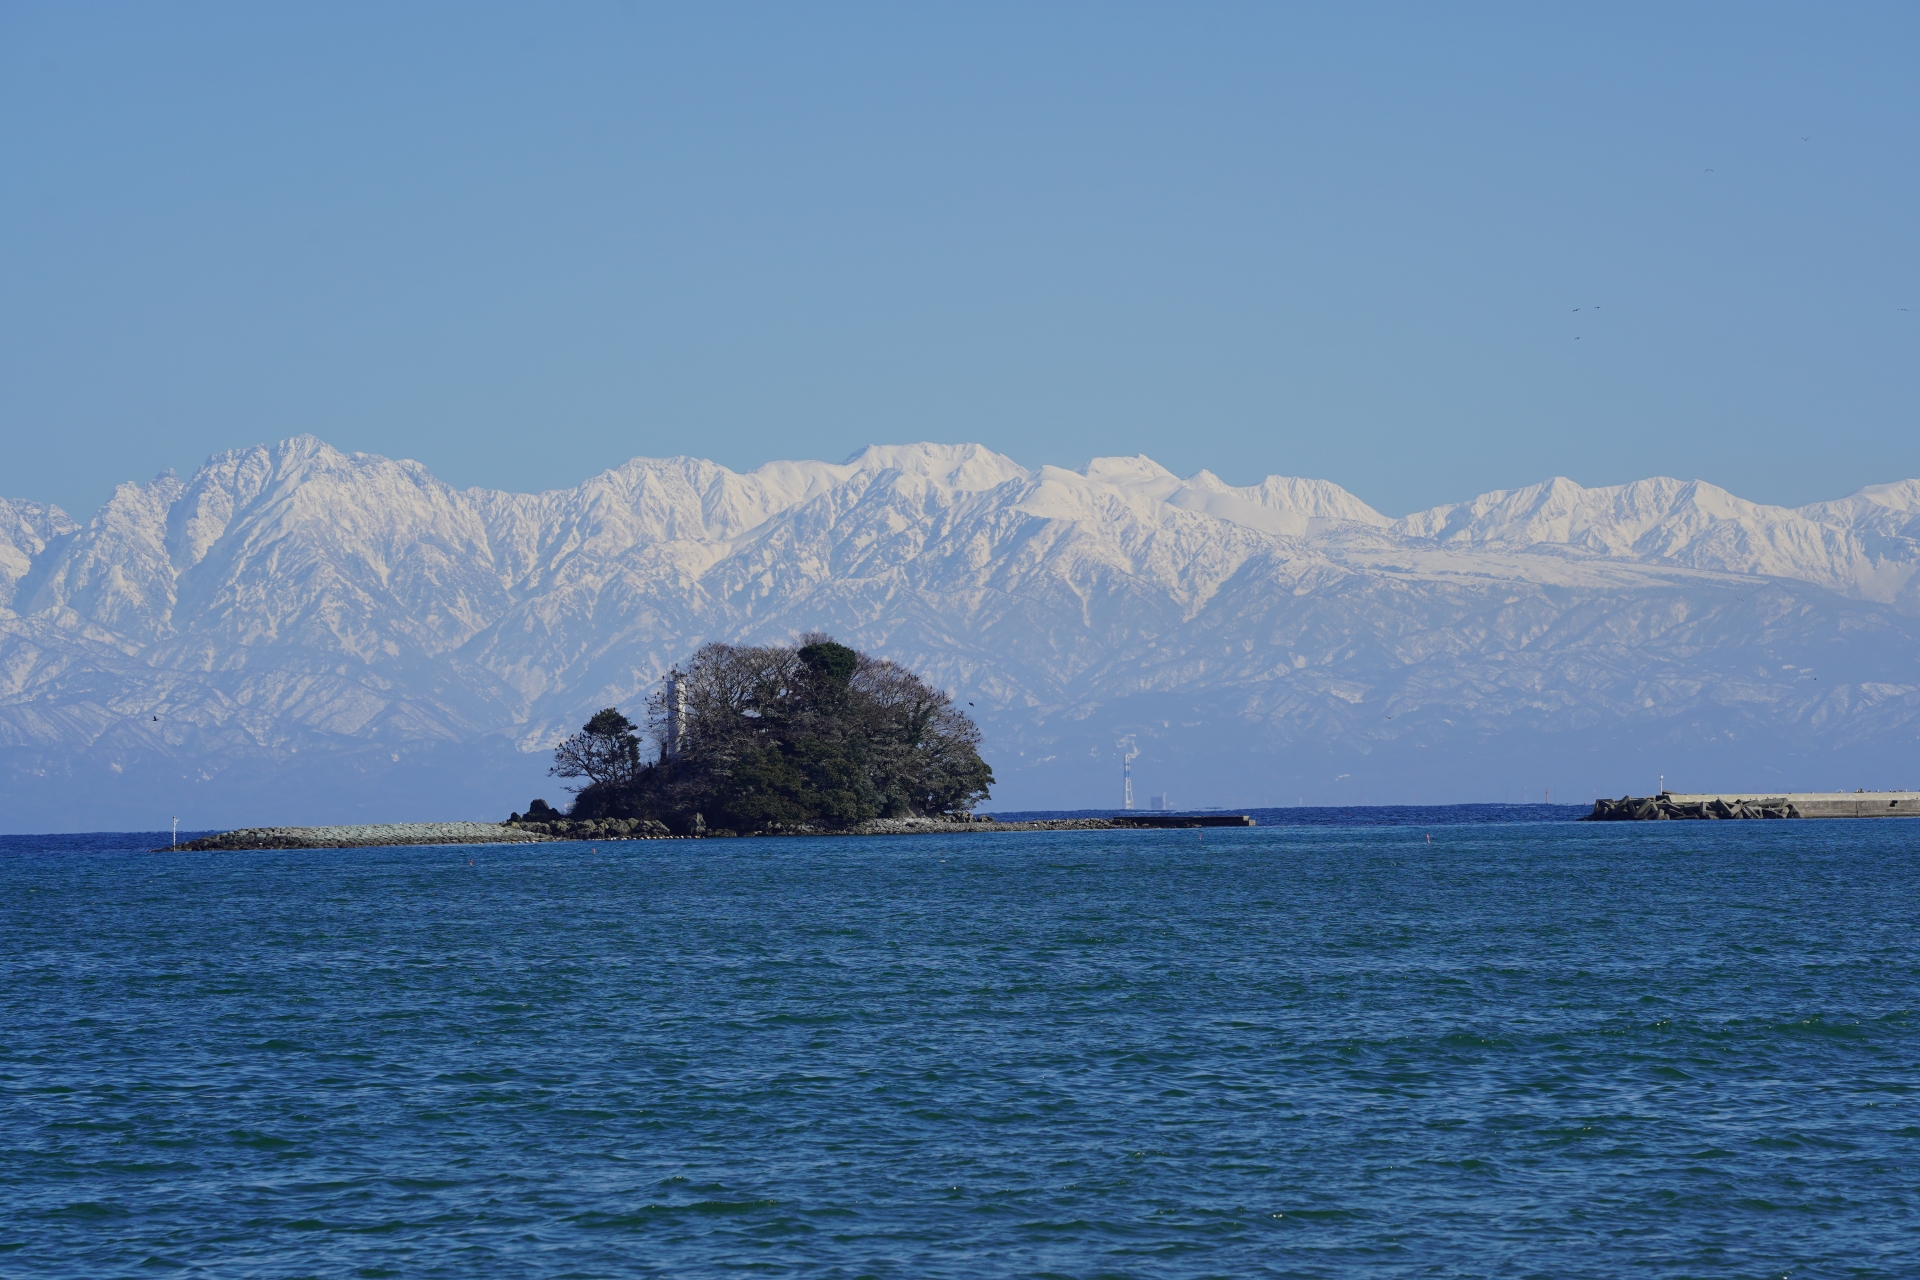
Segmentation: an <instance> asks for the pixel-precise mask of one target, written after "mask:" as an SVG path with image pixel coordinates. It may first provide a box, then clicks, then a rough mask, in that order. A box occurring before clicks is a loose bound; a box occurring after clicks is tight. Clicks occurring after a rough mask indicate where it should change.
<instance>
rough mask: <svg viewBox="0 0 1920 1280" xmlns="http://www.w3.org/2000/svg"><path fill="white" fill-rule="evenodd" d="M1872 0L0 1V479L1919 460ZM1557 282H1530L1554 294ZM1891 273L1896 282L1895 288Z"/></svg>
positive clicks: (1918, 19) (1755, 466)
mask: <svg viewBox="0 0 1920 1280" xmlns="http://www.w3.org/2000/svg"><path fill="white" fill-rule="evenodd" d="M1916 36H1920V9H1917V8H1915V7H1913V6H1910V5H1908V6H1880V7H1876V6H1871V5H1849V6H1815V5H1802V6H1796V7H1777V6H1765V5H1752V4H1741V5H1704V4H1703V5H1686V6H1673V5H1659V6H1646V7H1634V6H1629V5H1608V6H1581V7H1576V6H1571V5H1553V6H1542V5H1514V6H1488V7H1475V6H1467V7H1454V6H1447V7H1442V6H1431V5H1406V6H1337V7H1336V6H1310V7H1309V6H1300V7H1295V8H1288V7H1283V6H1277V5H1268V4H1261V5H1246V6H1237V5H1231V4H1216V5H1205V6H1191V5H1182V6H1175V5H1163V6H1153V7H1135V6H1126V5H1115V4H1100V5H1067V4H1056V5H1044V6H1035V5H1004V6H995V5H964V6H962V5H952V6H946V7H944V8H940V7H934V6H900V5H878V4H876V5H828V4H822V5H811V6H795V5H771V4H768V5H711V6H673V7H667V6H660V7H655V6H650V5H645V4H596V3H580V4H573V5H567V6H552V5H547V6H534V5H527V6H520V7H488V6H485V5H476V4H461V5H458V6H454V5H447V6H438V5H426V4H415V5H393V4H380V5H353V4H329V5H324V6H322V5H312V6H263V5H231V6H228V5H195V4H171V5H125V6H116V5H85V4H22V3H8V4H5V5H4V6H0V437H4V440H3V441H0V444H3V446H4V447H3V448H0V494H4V495H6V496H11V497H32V498H39V499H43V500H51V501H56V502H59V503H60V504H62V505H63V506H66V507H68V508H69V509H71V510H73V511H75V512H76V513H77V514H82V515H85V514H86V513H88V512H90V511H91V510H92V509H93V507H94V506H95V505H97V503H98V502H99V501H101V500H102V499H103V498H104V497H105V495H106V494H107V492H108V491H109V490H110V488H111V486H112V484H113V483H115V482H117V481H120V480H125V479H136V478H139V479H144V478H146V477H147V476H149V475H151V474H153V473H154V472H155V471H157V470H159V469H161V468H163V467H167V466H173V467H176V468H179V469H181V470H182V471H183V472H184V471H186V470H188V469H190V468H191V467H192V466H194V465H196V464H197V463H198V462H199V461H200V460H201V459H202V458H204V457H205V456H206V455H207V454H209V453H212V452H214V451H217V450H221V449H227V448H233V447H237V446H241V445H245V444H250V443H254V442H257V441H262V440H272V439H277V438H280V437H283V436H286V435H290V434H293V433H295V432H302V431H310V432H313V433H315V434H317V435H319V436H321V437H323V438H325V439H327V440H329V441H332V442H333V443H335V444H337V445H339V446H341V447H343V448H348V449H364V450H370V451H373V452H378V453H384V454H388V455H392V456H403V457H413V458H418V459H419V460H421V461H422V462H424V463H426V464H427V465H428V466H429V467H430V468H432V470H433V471H435V472H436V473H437V474H439V475H440V476H442V477H444V478H445V479H447V480H449V481H451V482H453V483H456V484H461V485H468V484H473V485H490V486H497V487H506V488H520V489H530V488H542V487H551V486H558V485H565V484H571V483H574V482H576V481H578V480H579V479H581V478H583V477H584V476H586V475H588V474H590V473H592V472H593V471H595V470H598V469H600V468H602V467H606V466H611V465H614V464H616V463H618V462H620V461H622V460H624V459H625V458H627V457H630V456H632V455H634V454H638V453H647V454H675V453H691V454H697V455H700V456H705V457H712V458H715V459H718V460H719V461H722V462H724V463H727V464H728V465H731V466H737V467H747V466H752V465H755V464H757V463H759V462H762V461H765V460H767V459H770V458H776V457H824V458H831V459H838V458H840V457H842V456H844V455H846V454H847V453H848V452H850V451H851V450H853V449H856V448H858V447H859V446H860V445H862V444H865V443H868V442H872V441H904V440H918V439H935V440H979V441H982V442H984V443H986V444H988V445H990V446H992V447H994V448H996V449H1000V450H1002V451H1004V452H1006V453H1009V454H1011V455H1012V456H1014V457H1015V458H1017V459H1019V460H1020V461H1022V462H1025V463H1028V464H1038V463H1041V462H1054V463H1060V464H1064V465H1070V466H1077V465H1079V464H1081V463H1082V462H1084V461H1085V460H1086V459H1087V458H1089V457H1091V456H1094V455H1096V454H1104V453H1134V452H1145V453H1148V454H1150V455H1152V456H1153V457H1155V458H1157V459H1159V460H1160V461H1161V462H1163V463H1165V464H1166V465H1168V466H1170V467H1172V468H1173V469H1174V470H1176V471H1180V472H1182V473H1186V472H1190V471H1193V470H1196V469H1198V468H1201V467H1207V468H1210V469H1212V470H1214V471H1215V472H1217V473H1219V474H1220V475H1222V476H1223V477H1224V478H1226V479H1228V480H1232V481H1236V482H1240V483H1246V482H1251V481H1253V480H1255V479H1257V478H1258V477H1260V476H1262V475H1266V474H1269V473H1282V474H1290V475H1305V476H1316V477H1325V478H1328V479H1331V480H1334V481H1337V482H1338V483H1340V484H1342V485H1345V486H1346V487H1348V488H1349V489H1351V490H1353V491H1354V492H1355V493H1357V494H1359V495H1360V496H1361V497H1362V498H1364V499H1366V500H1367V501H1369V502H1371V503H1373V504H1374V505H1375V506H1377V507H1379V508H1380V509H1381V510H1383V511H1386V512H1388V513H1389V514H1395V515H1398V514H1402V513H1404V512H1406V511H1409V510H1413V509H1417V508H1420V507H1425V506H1429V505H1432V504H1434V503H1438V502H1442V501H1449V500H1457V499H1461V498H1465V497H1468V496H1470V495H1472V494H1474V493H1477V492H1480V491H1483V490H1487V489H1492V488H1499V487H1510V486H1515V485H1521V484H1528V483H1532V482H1534V481H1536V480H1540V479H1544V478H1546V477H1548V476H1550V475H1555V474H1564V475H1568V476H1571V477H1572V478H1574V479H1575V480H1578V481H1580V482H1581V483H1583V484H1590V485H1597V484H1610V483H1617V482H1620V481H1624V480H1628V479H1634V478H1638V477H1641V476H1645V475H1653V474H1668V475H1677V476H1681V477H1683V478H1693V477H1699V478H1703V479H1707V480H1711V481H1714V482H1715V483H1718V484H1722V485H1725V486H1727V487H1729V488H1731V489H1733V490H1734V491H1735V492H1737V493H1739V494H1741V495H1742V496H1745V497H1750V498H1754V499H1757V500H1761V501H1770V502H1783V503H1800V502H1807V501H1812V500H1816V499H1819V498H1825V497H1836V496H1839V495H1841V494H1844V493H1847V492H1850V491H1852V490H1853V489H1856V488H1858V487H1859V486H1861V485H1863V484H1869V483H1874V482H1878V481H1885V480H1890V479H1897V478H1904V477H1910V476H1920V430H1916V426H1920V422H1917V421H1916V409H1920V380H1917V379H1916V373H1920V360H1917V357H1920V270H1917V269H1916V268H1917V267H1920V199H1917V197H1920V166H1917V164H1916V162H1917V161H1920V148H1917V147H1916V142H1917V141H1920V112H1916V107H1920V77H1916V76H1915V75H1914V74H1913V66H1914V64H1915V55H1916V52H1920V49H1917V48H1916ZM1576 308H1578V310H1576ZM1902 308H1911V310H1902Z"/></svg>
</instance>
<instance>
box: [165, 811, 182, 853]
mask: <svg viewBox="0 0 1920 1280" xmlns="http://www.w3.org/2000/svg"><path fill="white" fill-rule="evenodd" d="M168 847H169V848H172V849H178V848H179V847H180V819H178V818H175V819H174V820H173V843H172V844H171V845H169V846H168Z"/></svg>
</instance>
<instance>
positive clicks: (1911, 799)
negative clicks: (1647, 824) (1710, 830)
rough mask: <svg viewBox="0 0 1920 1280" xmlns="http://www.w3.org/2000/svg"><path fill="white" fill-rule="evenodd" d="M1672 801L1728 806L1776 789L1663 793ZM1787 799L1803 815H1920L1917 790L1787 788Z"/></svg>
mask: <svg viewBox="0 0 1920 1280" xmlns="http://www.w3.org/2000/svg"><path fill="white" fill-rule="evenodd" d="M1662 794H1664V795H1665V796H1666V797H1667V799H1669V800H1671V801H1673V802H1674V803H1675V804H1688V805H1691V804H1705V803H1707V802H1709V801H1713V800H1718V801H1720V802H1721V803H1723V804H1725V805H1727V806H1729V807H1731V806H1732V805H1734V804H1736V803H1738V802H1740V801H1742V800H1745V801H1748V802H1749V803H1751V802H1753V801H1771V800H1773V799H1774V798H1775V797H1777V796H1779V795H1780V793H1779V792H1778V791H1775V792H1773V793H1772V794H1770V795H1769V794H1765V793H1762V792H1759V791H1718V792H1703V793H1698V794H1695V793H1692V792H1680V791H1668V792H1663V793H1662ZM1785 799H1786V802H1787V803H1788V804H1790V805H1792V806H1793V807H1794V808H1796V809H1798V810H1799V811H1800V816H1801V817H1803V818H1920V791H1789V792H1788V793H1787V794H1786V796H1785Z"/></svg>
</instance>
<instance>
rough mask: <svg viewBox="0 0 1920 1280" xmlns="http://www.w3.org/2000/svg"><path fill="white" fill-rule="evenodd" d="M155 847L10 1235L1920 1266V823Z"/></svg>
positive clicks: (491, 1272)
mask: <svg viewBox="0 0 1920 1280" xmlns="http://www.w3.org/2000/svg"><path fill="white" fill-rule="evenodd" d="M1428 834H1431V835H1432V837H1433V839H1432V843H1431V844H1429V843H1428V841H1427V836H1428ZM126 843H127V841H126V840H125V839H119V840H114V839H102V838H84V837H54V838H37V839H36V838H25V837H10V838H7V839H6V840H5V841H4V842H0V890H3V892H4V896H3V898H0V1207H4V1213H0V1274H4V1275H6V1276H14V1277H38V1276H76V1277H77V1276H85V1277H98V1276H125V1275H134V1274H149V1273H151V1274H168V1273H173V1274H185V1275H195V1276H223V1277H224V1276H232V1277H240V1276H305V1275H314V1276H407V1277H415V1276H462V1277H465V1276H503V1277H504V1276H513V1277H521V1276H526V1277H561V1276H569V1277H586V1276H621V1275H661V1276H668V1275H671V1276H706V1275H726V1274H747V1273H751V1274H757V1275H772V1276H836V1277H838V1276H845V1277H855V1276H899V1277H927V1276H935V1277H948V1276H950V1277H975V1276H997V1275H1008V1276H1141V1277H1163V1276H1164V1277H1188V1276H1236V1277H1237V1276H1265V1275H1276V1276H1277V1275H1285V1276H1369V1277H1372V1276H1409V1277H1411V1276H1421V1277H1429V1276H1486V1275H1512V1276H1554V1277H1578V1276H1592V1277H1618V1276H1623V1275H1648V1276H1720V1275H1729V1276H1785V1275H1792V1276H1795V1277H1810V1276H1849V1277H1865V1276H1889V1277H1891V1276H1913V1275H1916V1274H1920V1214H1917V1213H1916V1209H1917V1208H1920V1192H1916V1187H1920V1101H1917V1100H1916V1096H1915V1090H1916V1086H1917V1085H1920V1017H1917V1016H1916V1010H1915V1006H1916V1001H1920V985H1917V984H1920V940H1916V936H1915V929H1914V914H1915V910H1916V905H1917V904H1920V822H1898V821H1888V822H1883V823H1873V822H1812V821H1801V822H1721V823H1658V824H1654V823H1648V824H1592V825H1581V824H1572V823H1551V824H1548V823H1541V824H1532V825H1526V824H1505V825H1502V824H1485V825H1453V826H1436V827H1435V828H1434V829H1433V830H1432V832H1431V833H1429V832H1428V831H1426V830H1422V829H1420V828H1418V827H1408V826H1376V827H1361V826H1349V827H1327V826H1322V827H1266V826H1263V827H1259V828H1254V829H1251V830H1225V831H1221V830H1215V831H1208V832H1205V833H1204V839H1203V838H1202V837H1201V835H1200V834H1199V833H1195V832H1191V831H1165V832H1151V831H1148V832H1086V833H1065V834H1047V835H1031V834H1015V835H987V834H979V835H956V836H951V837H909V838H900V839H864V840H825V839H820V840H737V841H704V842H690V841H675V842H662V843H637V844H621V845H611V846H600V847H599V848H598V849H597V851H595V850H594V849H593V848H592V847H590V846H579V845H557V846H544V847H534V848H527V847H519V848H510V847H493V848H481V849H412V850H391V849H389V850H365V851H352V852H345V853H341V852H274V853H248V854H231V853H229V854H192V855H189V854H147V853H138V852H130V851H127V850H125V849H124V848H121V847H116V846H120V845H124V844H126ZM133 843H136V844H139V845H142V846H144V845H146V844H148V843H151V838H141V839H138V840H135V841H133Z"/></svg>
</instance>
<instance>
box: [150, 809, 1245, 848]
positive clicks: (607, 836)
mask: <svg viewBox="0 0 1920 1280" xmlns="http://www.w3.org/2000/svg"><path fill="white" fill-rule="evenodd" d="M1202 825H1205V826H1252V825H1253V819H1251V818H1246V817H1234V818H1230V819H1229V818H1220V817H1214V816H1209V817H1207V818H1204V819H1197V818H1196V819H1178V818H1160V817H1155V818H1152V819H1146V818H1129V817H1119V818H1051V819H1046V820H1042V821H1036V822H995V821H993V820H992V819H989V818H972V819H966V818H960V819H952V818H876V819H874V820H873V821H871V822H863V823H861V824H860V825H858V826H855V827H848V828H841V829H828V828H825V827H807V826H795V827H791V828H787V829H783V830H780V831H769V832H755V833H754V834H756V835H786V836H826V835H836V836H844V835H854V836H915V835H968V834H971V833H973V832H976V831H1114V830H1128V829H1132V828H1149V827H1173V826H1202ZM735 834H736V833H735V832H732V831H723V830H709V829H707V828H706V827H704V826H697V827H696V828H695V829H694V830H693V831H692V832H689V833H688V834H685V835H676V834H675V833H674V832H673V831H671V830H669V829H668V827H667V826H666V824H665V823H662V822H657V821H655V820H654V819H652V818H597V819H592V820H584V821H576V820H574V819H572V818H559V819H555V820H553V821H550V822H529V821H526V820H525V819H521V820H519V821H515V822H389V823H382V824H379V825H374V826H361V827H246V828H244V829H242V830H239V831H224V832H222V833H221V834H219V835H217V836H207V837H205V838H204V839H200V840H187V841H182V842H181V843H180V844H177V845H170V846H168V847H169V848H173V849H180V850H186V851H201V850H211V851H218V850H240V849H370V848H377V847H382V846H388V845H408V844H543V843H548V842H552V841H559V840H574V841H580V840H609V841H610V840H695V839H709V840H710V839H714V838H717V837H724V836H732V835H735Z"/></svg>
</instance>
